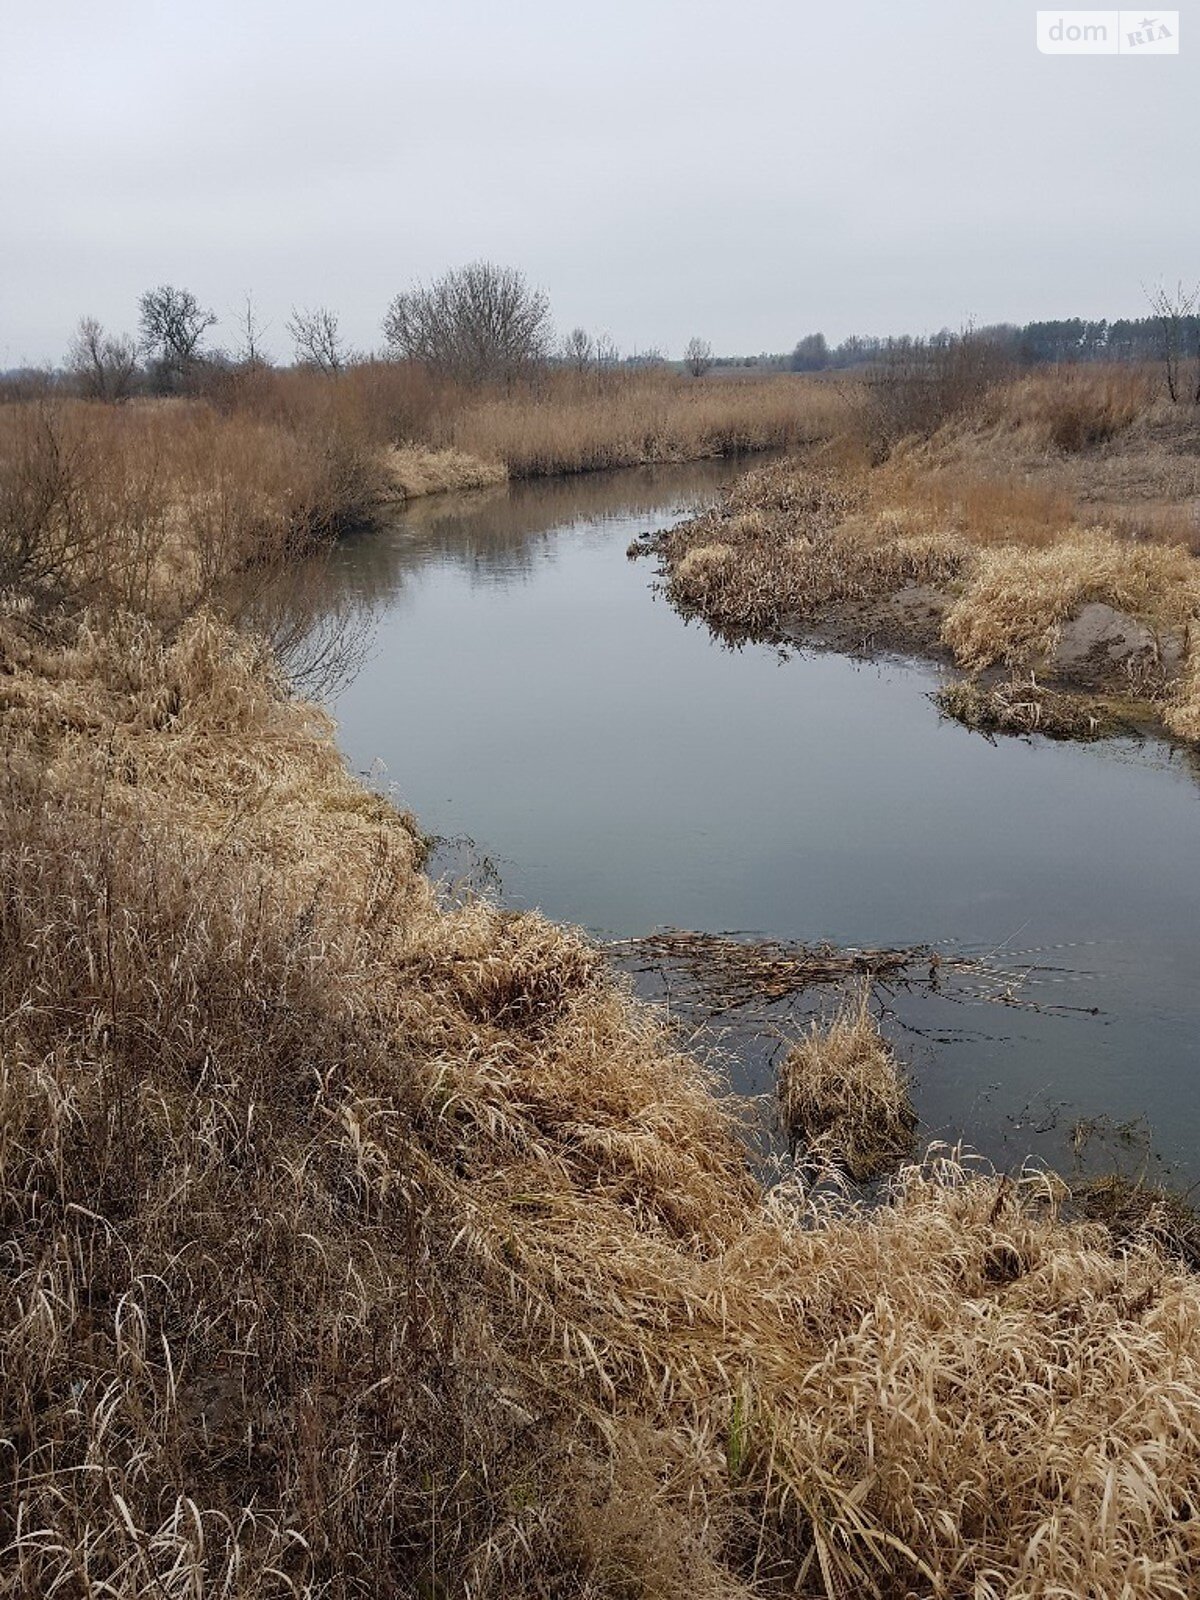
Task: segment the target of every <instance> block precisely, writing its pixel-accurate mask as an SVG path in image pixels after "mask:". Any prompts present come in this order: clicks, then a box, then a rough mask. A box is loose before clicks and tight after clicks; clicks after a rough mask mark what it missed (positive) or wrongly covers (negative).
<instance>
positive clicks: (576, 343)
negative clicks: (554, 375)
mask: <svg viewBox="0 0 1200 1600" xmlns="http://www.w3.org/2000/svg"><path fill="white" fill-rule="evenodd" d="M562 358H563V360H564V361H566V362H568V363H569V364H570V365H571V366H573V367H574V368H575V370H576V371H577V372H586V371H587V369H588V368H589V367H590V366H591V364H592V362H593V361H594V360H595V359H596V346H595V343H594V341H593V339H592V336H591V334H590V333H588V331H587V329H586V328H572V329H571V331H570V333H569V334H568V335H567V337H566V338H565V339H564V340H563V347H562Z"/></svg>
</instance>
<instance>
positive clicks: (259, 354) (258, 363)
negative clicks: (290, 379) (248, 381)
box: [237, 294, 271, 369]
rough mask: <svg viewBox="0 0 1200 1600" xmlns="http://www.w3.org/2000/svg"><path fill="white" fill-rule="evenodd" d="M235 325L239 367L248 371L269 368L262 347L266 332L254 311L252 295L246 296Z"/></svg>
mask: <svg viewBox="0 0 1200 1600" xmlns="http://www.w3.org/2000/svg"><path fill="white" fill-rule="evenodd" d="M237 325H238V336H239V343H238V348H237V359H238V361H239V362H240V363H241V365H242V366H243V367H247V368H250V369H255V368H258V367H269V366H270V365H271V358H270V356H269V355H268V354H267V353H266V352H265V351H264V349H263V347H262V338H263V334H264V333H265V332H266V331H267V330H266V328H265V326H264V325H263V323H262V322H261V321H260V320H259V316H258V312H257V311H256V310H255V309H254V297H253V295H249V294H248V295H247V296H246V302H245V307H244V309H243V311H242V314H241V316H240V317H239V318H238V324H237Z"/></svg>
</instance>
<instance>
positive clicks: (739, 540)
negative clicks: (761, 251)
mask: <svg viewBox="0 0 1200 1600" xmlns="http://www.w3.org/2000/svg"><path fill="white" fill-rule="evenodd" d="M1198 446H1200V422H1198V421H1197V419H1195V418H1194V417H1193V416H1192V414H1191V410H1190V409H1189V408H1178V407H1173V406H1170V405H1168V404H1166V403H1164V402H1162V401H1159V400H1157V399H1156V398H1155V397H1154V395H1153V391H1152V389H1151V388H1150V387H1149V380H1148V379H1147V378H1146V377H1145V376H1144V375H1142V374H1138V373H1132V374H1123V375H1122V374H1116V375H1112V374H1108V375H1105V374H1103V373H1101V374H1096V373H1086V372H1085V373H1079V372H1069V373H1066V374H1052V375H1042V376H1039V377H1037V378H1024V379H1021V380H1018V381H1016V382H1014V383H1011V384H1009V385H1006V386H1001V387H1000V388H998V389H996V390H989V391H988V392H987V394H986V395H985V396H983V397H982V398H980V397H976V398H975V400H974V401H973V403H972V405H971V406H970V407H969V409H968V410H967V411H966V412H965V413H964V414H962V415H954V416H952V417H951V418H950V419H949V420H947V421H944V422H942V423H941V424H940V425H939V426H938V427H936V428H935V430H934V432H933V433H932V434H931V435H930V436H929V437H928V438H921V437H919V436H917V437H908V438H907V439H905V440H903V441H899V442H897V443H895V444H894V445H892V446H891V447H890V449H889V450H888V451H887V453H886V454H885V455H884V458H883V459H882V460H881V461H879V462H878V463H877V464H875V465H871V464H870V462H869V459H868V457H867V455H866V454H865V453H864V451H863V450H862V449H861V448H856V443H855V434H854V433H853V432H850V433H847V434H845V435H842V436H840V437H839V439H838V440H837V442H836V445H835V447H834V448H831V449H826V450H824V451H817V452H815V453H810V455H809V457H808V459H807V460H806V461H805V462H804V463H803V464H801V463H800V462H798V461H795V460H793V461H790V462H782V463H774V464H772V465H770V466H767V467H765V468H762V469H760V470H759V471H757V472H753V473H751V474H750V475H748V476H747V477H746V478H745V479H744V480H743V481H742V482H740V483H739V484H737V485H735V486H734V488H733V490H732V491H731V492H730V494H729V495H728V496H727V498H726V500H725V502H724V504H722V505H721V506H719V507H718V508H716V509H715V510H713V511H711V512H709V513H707V514H705V515H704V516H701V517H699V518H697V519H695V520H693V521H692V522H690V523H688V524H686V525H684V526H682V527H679V528H676V529H674V530H672V531H671V532H670V533H669V534H666V535H664V536H662V538H661V539H660V541H659V549H660V551H661V552H662V554H663V556H664V560H665V566H666V571H667V575H668V579H669V586H670V592H671V594H672V596H673V597H674V599H675V600H676V601H677V602H678V603H679V604H680V605H681V606H682V607H683V608H684V609H685V610H687V611H691V612H695V613H698V614H700V615H702V616H703V617H705V618H706V619H707V620H708V621H709V622H711V623H712V625H713V626H714V627H715V628H717V629H718V630H719V631H721V632H723V633H725V634H727V635H729V636H731V637H734V638H746V637H761V638H768V639H773V640H787V639H796V638H803V637H812V636H816V637H826V638H831V639H833V640H835V641H836V642H838V643H840V644H843V645H850V646H851V647H858V648H869V647H870V646H871V645H872V644H875V645H883V646H885V647H899V648H901V649H904V648H909V649H916V650H918V651H933V652H935V653H945V654H946V655H948V656H949V657H950V658H951V659H952V660H953V661H954V662H956V663H957V664H958V665H959V666H960V667H962V668H964V669H966V670H967V671H968V672H969V673H971V674H980V675H982V685H981V687H979V688H978V692H974V691H972V692H971V693H966V692H962V693H958V694H956V695H955V696H954V697H952V708H953V707H958V706H961V707H962V708H964V709H966V708H969V707H971V706H974V707H976V708H977V709H978V711H979V719H978V725H981V726H991V727H995V728H1000V729H1007V728H1011V729H1014V730H1019V731H1031V730H1032V729H1033V728H1035V727H1036V726H1039V725H1042V717H1043V715H1045V717H1046V718H1047V719H1048V721H1047V724H1046V725H1047V726H1048V725H1049V719H1051V718H1053V720H1054V722H1055V726H1056V728H1057V730H1058V731H1061V732H1070V731H1073V730H1079V731H1083V730H1088V731H1095V730H1096V729H1098V728H1101V727H1111V726H1114V725H1117V724H1122V723H1127V722H1128V721H1129V720H1130V719H1132V718H1138V719H1141V720H1146V721H1148V720H1159V721H1161V723H1162V724H1163V725H1165V727H1166V728H1167V729H1168V730H1169V731H1170V732H1171V733H1173V734H1175V735H1176V736H1178V737H1180V738H1195V737H1196V736H1197V730H1198V729H1200V700H1198V698H1197V686H1198V684H1200V563H1198V561H1197V559H1196V556H1197V550H1198V548H1200V536H1198V535H1197V533H1196V527H1197V524H1196V522H1195V515H1196V508H1197V505H1200V475H1198V474H1200V468H1198V462H1200V454H1198ZM1031 675H1033V676H1031ZM1005 676H1010V677H1011V678H1012V682H1011V684H1008V685H1006V686H1005V685H1003V684H1001V683H1000V680H1001V679H1002V678H1004V677H1005ZM1039 679H1040V680H1042V682H1041V685H1040V686H1039V684H1038V681H1037V680H1039ZM1030 684H1032V692H1026V691H1027V690H1028V689H1029V686H1030ZM1047 688H1051V689H1056V690H1062V689H1067V690H1074V691H1076V698H1075V700H1074V701H1072V702H1070V703H1068V702H1067V701H1064V700H1059V701H1058V702H1056V703H1054V704H1047V703H1046V702H1045V696H1044V691H1045V690H1046V689H1047ZM1079 692H1082V693H1083V695H1084V699H1083V700H1080V699H1079ZM1013 708H1019V710H1014V709H1013Z"/></svg>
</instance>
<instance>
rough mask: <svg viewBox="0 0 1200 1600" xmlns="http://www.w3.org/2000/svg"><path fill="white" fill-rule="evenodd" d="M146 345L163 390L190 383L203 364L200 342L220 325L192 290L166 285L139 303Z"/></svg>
mask: <svg viewBox="0 0 1200 1600" xmlns="http://www.w3.org/2000/svg"><path fill="white" fill-rule="evenodd" d="M138 310H139V313H140V322H141V329H142V343H143V345H144V346H145V348H146V351H147V352H148V354H149V355H150V357H151V359H152V361H153V363H154V366H155V369H156V374H157V377H158V380H159V384H160V386H161V387H163V388H171V387H174V386H175V385H178V384H181V383H184V382H186V380H187V379H188V378H189V377H190V376H191V374H192V372H193V371H194V369H195V368H196V366H197V365H198V364H199V362H200V360H201V350H200V341H201V340H202V339H203V337H204V335H205V334H206V333H207V332H208V330H209V329H210V328H211V327H213V326H214V325H215V323H216V320H217V319H216V316H215V315H214V314H213V312H211V311H206V310H205V309H204V307H203V306H202V305H201V304H200V302H199V301H198V300H197V299H196V296H195V295H194V294H193V293H192V292H191V290H190V289H175V288H173V287H172V286H171V285H170V284H162V285H161V286H160V287H159V288H157V289H147V290H146V292H145V294H144V295H142V297H141V299H140V300H139V301H138Z"/></svg>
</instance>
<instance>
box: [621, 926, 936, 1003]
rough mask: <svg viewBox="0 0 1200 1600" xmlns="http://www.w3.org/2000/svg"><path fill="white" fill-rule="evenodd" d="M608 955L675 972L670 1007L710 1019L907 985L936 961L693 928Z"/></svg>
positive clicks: (630, 943) (925, 955) (921, 955)
mask: <svg viewBox="0 0 1200 1600" xmlns="http://www.w3.org/2000/svg"><path fill="white" fill-rule="evenodd" d="M609 948H610V949H611V950H613V951H614V952H616V953H618V954H619V955H620V956H621V957H622V958H623V959H625V960H626V961H628V962H630V963H631V964H632V965H634V966H635V967H636V969H637V970H639V971H643V972H646V971H651V970H655V971H659V972H663V973H668V972H669V973H670V976H671V1001H672V1004H673V1005H674V1006H676V1007H678V1006H679V1005H680V1004H681V1003H682V1004H684V1005H686V1006H688V1007H690V1008H694V1009H697V1010H703V1012H704V1013H705V1014H706V1015H707V1016H709V1017H719V1016H722V1015H724V1014H725V1013H727V1012H730V1011H736V1010H740V1009H742V1008H743V1007H747V1006H762V1005H771V1004H773V1003H774V1002H775V1001H779V1000H789V999H793V998H795V997H796V996H798V995H801V994H804V993H805V992H806V991H807V990H809V989H812V988H814V987H816V986H818V985H824V984H840V983H845V982H846V981H847V979H851V978H863V977H865V978H868V979H882V980H884V981H887V980H892V981H896V982H904V981H907V980H909V979H910V978H911V977H912V976H913V975H914V972H915V970H916V968H918V967H926V968H927V967H928V966H929V964H930V960H931V957H932V951H930V950H929V949H928V948H926V947H923V946H913V947H911V948H909V949H902V950H895V949H883V950H849V949H839V948H837V947H835V946H833V945H804V944H796V943H794V942H789V941H784V940H781V939H747V938H735V937H734V936H733V935H731V934H719V933H703V932H696V931H693V930H691V929H687V928H663V929H661V930H659V931H658V932H657V933H648V934H643V935H642V936H641V937H640V938H636V939H620V940H616V941H614V942H613V943H612V944H611V945H610V946H609ZM935 965H936V962H935ZM960 965H961V966H965V965H966V963H962V964H960Z"/></svg>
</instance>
